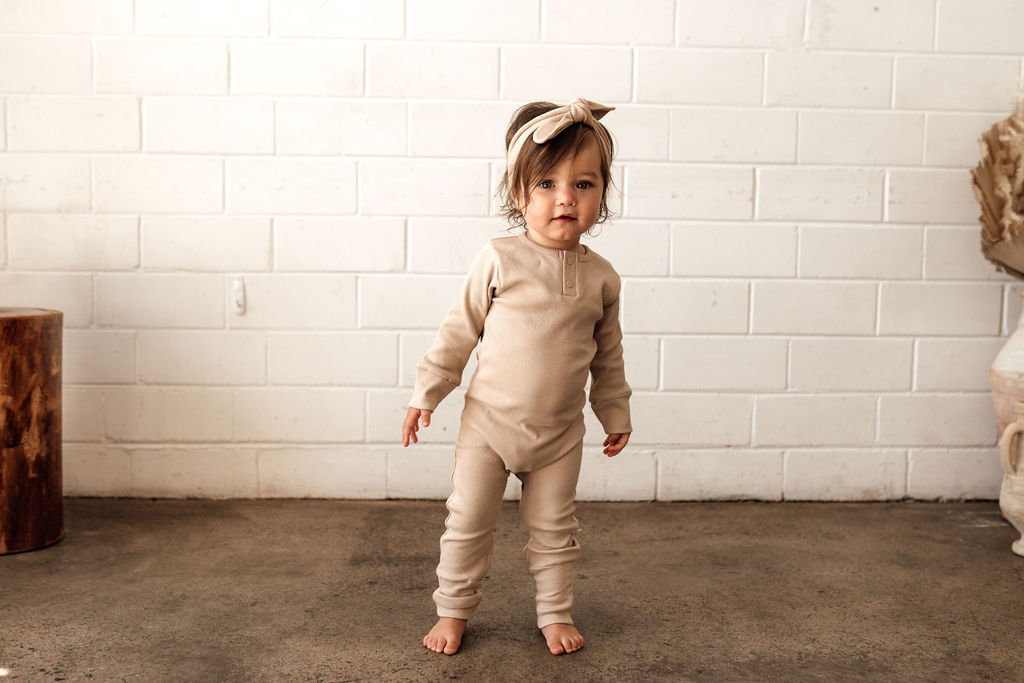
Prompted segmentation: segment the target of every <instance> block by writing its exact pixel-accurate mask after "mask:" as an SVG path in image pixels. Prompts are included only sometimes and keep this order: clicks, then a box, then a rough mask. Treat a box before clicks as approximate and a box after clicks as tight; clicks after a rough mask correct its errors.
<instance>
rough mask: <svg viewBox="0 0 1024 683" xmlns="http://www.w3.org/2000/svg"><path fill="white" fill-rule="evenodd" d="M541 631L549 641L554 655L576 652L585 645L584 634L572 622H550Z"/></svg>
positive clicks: (549, 646) (549, 647)
mask: <svg viewBox="0 0 1024 683" xmlns="http://www.w3.org/2000/svg"><path fill="white" fill-rule="evenodd" d="M540 632H541V633H543V634H544V640H546V641H548V649H549V650H551V654H553V655H560V654H568V653H570V652H576V650H578V649H580V648H581V647H583V636H582V635H580V632H579V631H577V630H576V627H575V626H573V625H572V624H548V625H547V626H545V627H544V628H542V629H541V630H540Z"/></svg>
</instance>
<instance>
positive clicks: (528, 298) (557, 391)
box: [410, 234, 632, 628]
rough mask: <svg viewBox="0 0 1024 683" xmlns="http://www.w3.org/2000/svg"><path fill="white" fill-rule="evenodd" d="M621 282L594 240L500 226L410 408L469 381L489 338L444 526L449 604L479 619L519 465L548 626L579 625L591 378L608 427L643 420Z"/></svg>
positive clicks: (624, 427)
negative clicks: (636, 401) (635, 402)
mask: <svg viewBox="0 0 1024 683" xmlns="http://www.w3.org/2000/svg"><path fill="white" fill-rule="evenodd" d="M619 289H620V280H619V276H618V275H617V274H616V272H615V270H614V268H612V265H611V264H610V263H609V262H608V261H607V260H605V259H604V258H602V257H601V256H599V255H597V254H596V253H594V252H593V251H591V250H589V249H587V251H586V253H585V254H579V253H576V252H572V251H563V250H558V249H550V248H547V247H542V246H540V245H538V244H535V243H534V242H532V241H530V240H529V239H528V238H527V237H526V236H525V235H524V234H521V235H517V236H514V237H499V238H495V239H493V240H491V241H490V242H489V243H488V244H487V245H486V246H485V247H484V248H483V250H482V251H481V252H480V254H479V255H478V256H477V258H476V260H475V261H474V263H473V266H472V268H471V269H470V273H469V276H468V277H467V279H466V281H465V284H464V285H463V288H462V291H461V293H460V295H459V298H458V299H457V300H456V302H455V303H454V304H453V305H452V307H451V309H450V310H449V311H448V315H447V317H446V318H445V321H444V322H443V323H442V325H441V328H440V329H439V331H438V334H437V337H436V339H435V340H434V343H433V345H432V346H431V347H430V349H429V350H428V351H427V353H426V354H425V355H424V357H423V359H422V360H421V361H420V362H419V363H418V364H417V365H416V371H417V372H416V388H415V391H414V394H413V399H412V401H411V402H410V406H412V407H413V408H420V409H424V410H434V409H435V408H436V407H437V404H438V403H440V401H441V400H442V399H443V398H444V397H445V396H447V395H448V394H449V393H450V392H451V391H452V390H453V389H455V387H457V386H458V385H459V383H460V382H461V379H462V371H463V369H464V368H465V366H466V363H467V362H468V360H469V355H470V354H471V353H472V351H473V349H474V348H477V360H478V363H477V370H476V372H475V373H474V375H473V378H472V379H471V380H470V384H469V388H468V390H467V392H466V402H465V408H464V409H463V412H462V419H461V427H460V430H459V435H458V438H457V440H456V443H455V468H454V472H453V474H452V482H453V484H454V490H453V493H452V495H451V496H450V497H449V499H448V511H449V515H448V519H447V521H446V523H445V526H446V531H445V533H444V535H443V536H442V537H441V560H440V563H439V564H438V568H437V575H438V589H437V591H435V593H434V601H435V603H436V605H437V613H438V615H439V616H448V617H456V618H459V619H468V618H469V617H470V616H472V614H473V613H474V611H475V610H476V607H477V605H479V603H480V599H481V592H480V585H481V583H482V582H483V578H484V575H485V574H486V573H487V570H488V568H489V566H490V559H491V552H492V548H493V532H494V527H495V525H496V523H497V519H498V514H499V512H500V510H501V499H502V494H503V493H504V491H505V484H506V481H507V479H508V474H509V472H512V473H514V474H516V476H518V477H519V479H520V480H522V482H523V495H522V500H521V501H520V513H521V515H522V517H523V521H524V523H525V524H526V526H527V527H528V529H529V530H530V541H529V543H527V545H526V549H525V550H526V555H527V558H528V560H529V564H530V571H531V572H532V573H533V575H534V578H535V580H536V584H537V624H538V626H539V627H541V628H543V627H544V626H547V625H548V624H554V623H566V624H571V623H572V618H571V616H570V609H571V607H572V563H573V561H574V560H575V559H576V558H577V557H578V556H579V544H578V543H577V541H576V539H575V534H576V532H577V531H578V526H577V523H576V518H575V517H574V515H573V511H574V509H575V505H574V502H573V501H574V499H575V496H576V482H577V479H578V478H579V469H580V461H581V458H582V452H583V433H584V424H583V406H584V404H585V403H586V392H585V388H586V383H587V377H588V376H591V377H592V382H591V387H590V402H591V405H592V407H593V410H594V413H595V415H596V416H597V418H598V420H600V422H601V424H602V426H603V427H604V430H605V432H606V433H608V434H618V433H626V432H630V431H632V427H631V425H630V417H629V397H630V395H631V391H630V388H629V385H628V384H627V383H626V379H625V373H624V368H623V361H622V331H621V328H620V326H619ZM478 342H479V346H478Z"/></svg>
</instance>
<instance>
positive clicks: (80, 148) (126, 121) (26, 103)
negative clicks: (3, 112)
mask: <svg viewBox="0 0 1024 683" xmlns="http://www.w3.org/2000/svg"><path fill="white" fill-rule="evenodd" d="M7 108H8V111H9V112H10V114H9V115H8V120H9V125H10V129H11V140H10V149H11V150H12V151H38V152H48V151H52V152H134V151H135V150H137V149H139V100H138V98H136V97H121V96H113V97H81V96H67V97H52V96H50V97H40V96H21V97H11V98H9V99H8V101H7Z"/></svg>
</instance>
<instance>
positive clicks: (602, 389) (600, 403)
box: [590, 278, 633, 434]
mask: <svg viewBox="0 0 1024 683" xmlns="http://www.w3.org/2000/svg"><path fill="white" fill-rule="evenodd" d="M616 285H618V278H616ZM594 339H595V341H597V353H596V354H595V355H594V360H593V361H592V362H591V364H590V374H591V376H592V378H593V379H592V381H591V384H590V404H591V407H592V408H593V409H594V414H595V415H597V419H598V420H600V422H601V426H602V427H604V431H605V433H606V434H625V433H627V432H632V431H633V426H632V424H631V422H630V413H629V397H630V396H631V395H632V394H633V391H632V390H631V389H630V388H629V384H627V383H626V371H625V363H623V360H622V328H621V327H620V326H619V290H618V288H616V290H615V298H614V299H613V300H612V301H611V302H610V303H608V304H606V305H605V307H604V315H603V316H602V317H601V319H600V320H599V321H598V323H597V325H596V326H595V327H594Z"/></svg>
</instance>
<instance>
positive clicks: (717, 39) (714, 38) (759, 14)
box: [676, 0, 806, 49]
mask: <svg viewBox="0 0 1024 683" xmlns="http://www.w3.org/2000/svg"><path fill="white" fill-rule="evenodd" d="M676 5H677V6H676V42H677V44H679V45H694V46H697V45H703V46H722V47H773V48H779V49H784V48H791V47H795V46H797V45H800V44H801V38H802V36H803V32H804V21H805V20H804V13H805V5H806V2H805V0H718V2H716V3H715V8H714V11H713V12H712V11H709V9H710V8H709V7H708V6H707V3H705V2H703V0H679V1H678V2H677V3H676Z"/></svg>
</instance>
